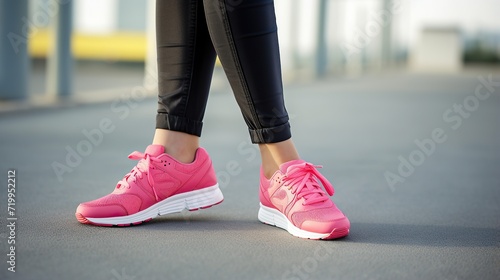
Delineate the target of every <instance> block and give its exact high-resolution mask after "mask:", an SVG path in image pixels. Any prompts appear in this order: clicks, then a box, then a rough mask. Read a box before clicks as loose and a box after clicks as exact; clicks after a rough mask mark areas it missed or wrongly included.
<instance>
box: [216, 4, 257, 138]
mask: <svg viewBox="0 0 500 280" xmlns="http://www.w3.org/2000/svg"><path fill="white" fill-rule="evenodd" d="M219 6H220V8H221V16H222V17H224V18H223V19H222V24H224V29H225V31H226V35H228V36H227V37H228V39H227V41H228V43H229V47H230V48H231V55H232V56H233V60H234V64H235V66H236V71H238V76H239V78H240V83H241V86H242V88H243V93H244V94H245V98H246V100H247V102H248V103H249V104H250V108H249V109H250V112H251V114H252V116H253V118H254V120H255V122H256V124H258V126H259V127H256V128H255V129H260V128H262V125H261V123H260V120H259V118H258V115H257V112H256V111H255V106H254V103H253V100H252V96H251V95H250V90H249V88H248V84H247V81H246V79H245V74H244V73H243V68H242V67H241V63H240V59H239V56H238V52H237V51H236V46H235V43H234V38H233V35H232V32H231V26H230V24H229V17H228V16H227V13H226V12H227V11H226V4H225V1H224V0H219ZM259 138H260V140H261V141H264V139H262V137H261V135H260V134H259Z"/></svg>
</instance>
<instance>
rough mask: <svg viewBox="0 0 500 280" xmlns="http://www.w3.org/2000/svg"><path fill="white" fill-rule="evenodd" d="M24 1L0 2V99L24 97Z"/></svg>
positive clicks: (27, 32) (26, 27) (26, 60)
mask: <svg viewBox="0 0 500 280" xmlns="http://www.w3.org/2000/svg"><path fill="white" fill-rule="evenodd" d="M30 32H31V28H30V26H29V21H28V0H15V1H6V0H3V1H0V36H1V38H2V39H0V99H8V100H14V99H25V98H26V97H27V96H28V91H29V86H28V75H29V57H28V39H29V35H30Z"/></svg>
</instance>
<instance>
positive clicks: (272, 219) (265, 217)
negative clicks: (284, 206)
mask: <svg viewBox="0 0 500 280" xmlns="http://www.w3.org/2000/svg"><path fill="white" fill-rule="evenodd" d="M258 218H259V221H261V222H263V223H265V224H269V225H272V226H276V227H279V228H282V229H284V230H286V231H288V232H289V233H290V234H291V235H293V236H296V237H300V238H309V239H333V238H339V237H343V236H345V235H347V234H348V233H349V229H348V228H347V229H341V230H337V232H335V231H336V230H333V231H332V232H329V233H317V232H311V231H306V230H303V229H300V228H298V227H296V226H294V225H293V224H292V222H290V221H289V220H288V218H287V217H286V216H285V215H284V214H283V213H281V212H280V211H278V210H276V209H273V208H269V207H267V206H264V205H262V203H260V208H259V215H258ZM334 232H335V233H334Z"/></svg>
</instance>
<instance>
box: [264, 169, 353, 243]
mask: <svg viewBox="0 0 500 280" xmlns="http://www.w3.org/2000/svg"><path fill="white" fill-rule="evenodd" d="M318 167H321V166H315V165H312V164H311V163H308V162H305V161H303V160H293V161H289V162H286V163H284V164H282V165H281V166H280V170H278V171H276V172H275V173H274V175H273V176H272V177H271V179H269V180H268V179H266V177H265V176H264V173H263V171H262V169H261V175H260V192H259V197H260V209H259V220H260V221H261V222H263V223H266V224H269V225H273V226H277V227H280V228H282V229H286V230H287V231H288V232H289V233H290V234H292V235H294V236H297V237H302V238H309V239H335V238H340V237H343V236H346V235H348V234H349V227H350V223H349V220H348V219H347V217H346V216H345V215H344V214H343V213H342V212H341V211H340V210H339V209H338V208H337V206H335V204H334V203H333V202H332V201H331V200H330V196H332V195H333V193H334V190H333V186H332V185H331V184H330V182H328V180H327V179H326V178H325V177H323V175H321V174H320V173H319V171H318V170H317V169H316V168H318ZM320 182H321V183H322V184H323V186H324V188H325V189H326V191H327V192H328V194H329V196H328V195H327V194H326V193H325V192H324V191H323V189H322V188H321V186H320V184H319V183H320Z"/></svg>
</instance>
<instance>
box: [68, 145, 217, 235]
mask: <svg viewBox="0 0 500 280" xmlns="http://www.w3.org/2000/svg"><path fill="white" fill-rule="evenodd" d="M129 158H130V159H133V160H139V163H138V164H137V166H135V167H134V168H133V169H132V171H130V172H129V173H128V174H127V175H125V177H124V178H123V179H122V180H121V181H119V182H118V184H117V185H116V188H115V190H114V191H113V192H112V193H111V194H108V195H106V196H104V197H101V198H99V199H96V200H92V201H89V202H84V203H81V204H80V205H79V206H78V208H77V209H76V214H75V215H76V219H77V220H78V221H79V222H80V223H84V224H93V225H97V226H113V225H118V226H129V225H136V224H140V223H142V222H147V221H150V220H151V219H153V218H155V217H157V216H160V215H165V214H170V213H176V212H181V211H182V210H183V209H188V210H190V211H192V210H198V209H200V208H201V209H204V208H208V207H210V206H212V205H216V204H219V203H221V202H222V200H223V199H224V198H223V196H222V192H221V191H220V189H219V185H218V184H217V179H216V176H215V171H214V169H213V166H212V161H211V160H210V157H209V156H208V154H207V152H206V151H205V150H204V149H203V148H198V150H197V151H196V156H195V160H194V161H193V162H192V163H190V164H183V163H180V162H178V161H177V160H175V159H174V158H172V157H171V156H169V155H167V154H165V153H164V147H163V146H161V145H150V146H148V147H147V148H146V152H144V154H143V153H139V152H133V153H132V154H130V155H129Z"/></svg>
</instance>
